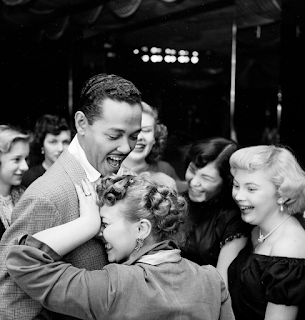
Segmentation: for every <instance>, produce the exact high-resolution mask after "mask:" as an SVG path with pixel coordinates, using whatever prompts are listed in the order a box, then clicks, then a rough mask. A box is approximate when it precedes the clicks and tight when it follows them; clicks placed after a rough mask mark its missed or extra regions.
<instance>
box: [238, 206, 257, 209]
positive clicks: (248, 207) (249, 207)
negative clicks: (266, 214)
mask: <svg viewBox="0 0 305 320" xmlns="http://www.w3.org/2000/svg"><path fill="white" fill-rule="evenodd" d="M253 208H254V207H251V206H247V207H245V206H243V207H240V209H241V210H248V209H253Z"/></svg>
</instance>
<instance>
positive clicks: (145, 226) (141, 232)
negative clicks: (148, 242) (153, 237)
mask: <svg viewBox="0 0 305 320" xmlns="http://www.w3.org/2000/svg"><path fill="white" fill-rule="evenodd" d="M150 232H151V223H150V221H149V220H148V219H142V220H140V222H139V226H138V238H142V239H146V238H147V237H148V236H149V235H150Z"/></svg>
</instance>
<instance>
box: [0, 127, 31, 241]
mask: <svg viewBox="0 0 305 320" xmlns="http://www.w3.org/2000/svg"><path fill="white" fill-rule="evenodd" d="M29 152H30V136H29V135H27V134H23V133H22V132H20V131H19V130H17V129H15V128H13V127H11V126H7V125H0V239H1V237H2V234H3V233H4V231H5V230H6V229H7V228H8V227H9V226H10V225H11V222H12V221H11V216H12V211H13V207H14V206H15V204H16V203H17V202H18V200H19V199H20V197H21V195H22V194H23V192H24V188H23V187H22V186H20V184H21V180H22V177H23V175H24V173H25V172H26V171H27V170H28V169H29V167H28V165H27V162H26V159H27V157H28V155H29Z"/></svg>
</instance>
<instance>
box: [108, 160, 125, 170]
mask: <svg viewBox="0 0 305 320" xmlns="http://www.w3.org/2000/svg"><path fill="white" fill-rule="evenodd" d="M108 160H109V162H110V164H111V165H112V166H113V167H115V168H116V167H119V166H120V163H121V161H122V159H121V158H119V157H108Z"/></svg>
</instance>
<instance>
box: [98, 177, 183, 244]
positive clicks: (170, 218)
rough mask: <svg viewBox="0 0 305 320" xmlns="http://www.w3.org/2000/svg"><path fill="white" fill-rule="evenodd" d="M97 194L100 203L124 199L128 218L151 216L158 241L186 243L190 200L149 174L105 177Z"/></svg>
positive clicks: (129, 219) (138, 218)
mask: <svg viewBox="0 0 305 320" xmlns="http://www.w3.org/2000/svg"><path fill="white" fill-rule="evenodd" d="M97 194H98V196H99V199H100V200H99V201H100V203H99V204H100V206H103V205H104V204H107V205H110V206H112V205H114V204H115V203H116V202H117V201H120V200H123V199H124V201H125V204H126V206H125V210H124V212H123V214H124V215H125V217H126V219H127V220H128V221H131V222H135V221H139V220H141V219H148V220H149V221H150V222H151V225H152V231H151V234H152V236H153V237H154V239H155V240H156V241H157V242H159V241H163V240H173V241H176V242H177V243H179V244H181V243H183V242H184V231H183V229H182V228H183V223H184V221H185V218H186V214H187V202H186V200H185V199H184V197H182V196H181V195H179V194H178V193H177V192H176V191H175V190H173V189H171V188H169V187H167V186H164V185H160V184H158V183H156V182H155V181H154V180H152V179H151V178H149V177H140V176H132V175H123V176H108V177H105V178H103V179H102V181H101V184H99V185H98V186H97Z"/></svg>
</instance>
